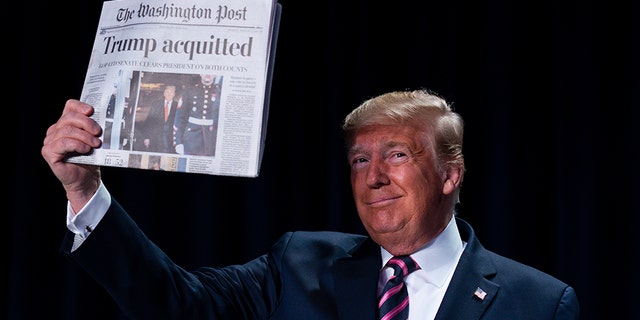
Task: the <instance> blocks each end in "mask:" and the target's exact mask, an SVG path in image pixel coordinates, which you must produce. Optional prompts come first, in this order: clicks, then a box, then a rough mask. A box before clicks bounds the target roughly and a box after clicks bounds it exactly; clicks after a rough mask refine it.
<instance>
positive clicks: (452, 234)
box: [378, 217, 466, 320]
mask: <svg viewBox="0 0 640 320" xmlns="http://www.w3.org/2000/svg"><path fill="white" fill-rule="evenodd" d="M465 245H466V242H464V241H462V239H461V238H460V233H459V232H458V227H457V225H456V219H455V217H454V218H452V219H451V221H450V222H449V224H448V225H447V227H446V228H445V229H444V231H442V233H440V234H439V235H438V236H437V237H436V238H435V239H433V240H432V241H431V242H429V243H428V244H427V245H425V246H424V247H422V248H421V249H420V250H418V251H417V252H415V253H414V254H412V255H411V257H412V258H413V260H415V261H416V262H417V263H418V265H419V266H420V269H418V270H416V271H414V272H412V273H411V274H409V275H408V276H407V277H406V278H405V283H406V285H407V291H408V293H409V320H425V319H429V320H432V319H434V318H435V316H436V313H437V312H438V308H439V307H440V303H441V302H442V298H443V297H444V293H445V291H447V287H448V286H449V282H450V281H451V277H452V276H453V271H454V270H455V269H456V266H457V265H458V260H460V256H461V255H462V251H463V250H464V247H465ZM381 251H382V266H381V271H380V278H379V279H380V280H379V282H378V296H380V294H381V293H382V289H383V288H384V285H385V283H386V282H387V280H388V279H389V278H390V277H391V276H392V275H393V269H392V268H384V266H385V265H386V264H387V262H388V261H389V259H391V258H392V257H393V256H392V255H391V254H390V253H389V252H388V251H387V250H385V249H384V248H381Z"/></svg>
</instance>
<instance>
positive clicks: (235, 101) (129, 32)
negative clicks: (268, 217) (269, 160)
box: [68, 0, 281, 177]
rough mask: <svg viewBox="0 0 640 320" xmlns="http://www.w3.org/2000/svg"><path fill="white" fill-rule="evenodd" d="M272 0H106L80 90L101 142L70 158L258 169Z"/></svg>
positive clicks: (244, 171)
mask: <svg viewBox="0 0 640 320" xmlns="http://www.w3.org/2000/svg"><path fill="white" fill-rule="evenodd" d="M280 11H281V6H280V4H278V3H277V2H276V0H242V1H232V0H190V1H179V2H175V1H166V2H164V1H148V0H147V1H143V0H112V1H105V2H104V4H103V8H102V14H101V16H100V23H99V26H98V31H97V34H96V38H95V43H94V46H93V50H92V52H91V58H90V61H89V66H88V69H87V74H86V78H85V83H84V87H83V90H82V94H81V98H80V100H82V101H83V102H86V103H88V104H91V105H92V106H94V108H95V110H96V111H95V113H94V115H93V116H92V118H93V119H94V120H96V121H97V122H98V123H99V124H100V125H101V126H102V128H103V136H102V141H103V145H102V147H101V148H99V149H96V150H94V152H93V153H91V154H89V155H79V156H74V157H71V158H69V160H68V161H70V162H74V163H87V164H95V165H103V166H112V167H125V168H138V169H149V170H165V171H176V172H186V173H202V174H212V175H230V176H246V177H256V176H258V173H259V169H260V162H261V160H262V153H263V149H264V140H265V134H266V124H267V117H268V111H269V94H270V89H271V77H272V73H273V61H274V53H275V47H276V40H277V33H278V24H279V19H280Z"/></svg>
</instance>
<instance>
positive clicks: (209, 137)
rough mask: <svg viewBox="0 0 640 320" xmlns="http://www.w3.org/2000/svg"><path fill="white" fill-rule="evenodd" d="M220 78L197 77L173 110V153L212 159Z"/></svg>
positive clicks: (214, 146) (202, 75)
mask: <svg viewBox="0 0 640 320" xmlns="http://www.w3.org/2000/svg"><path fill="white" fill-rule="evenodd" d="M221 81H222V78H221V77H216V76H215V75H212V74H201V75H200V81H199V82H198V83H197V84H195V85H194V86H193V87H191V88H187V89H185V91H184V94H183V95H182V106H180V108H178V110H177V111H176V118H175V121H174V125H175V129H176V131H175V144H176V146H175V150H176V152H177V153H179V154H185V155H198V156H213V155H214V154H215V148H216V137H217V130H218V113H219V111H220V89H221Z"/></svg>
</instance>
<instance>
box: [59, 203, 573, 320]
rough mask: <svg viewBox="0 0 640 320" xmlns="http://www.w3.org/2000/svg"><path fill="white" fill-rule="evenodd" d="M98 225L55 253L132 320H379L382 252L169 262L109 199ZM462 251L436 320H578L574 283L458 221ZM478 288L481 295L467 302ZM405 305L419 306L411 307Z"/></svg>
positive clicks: (283, 242) (342, 244) (329, 244)
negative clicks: (484, 241)
mask: <svg viewBox="0 0 640 320" xmlns="http://www.w3.org/2000/svg"><path fill="white" fill-rule="evenodd" d="M112 201H113V202H112V205H111V208H109V210H108V212H107V213H106V215H105V217H104V218H103V220H102V221H101V222H100V225H99V226H98V227H97V228H95V230H94V231H93V232H92V234H91V235H90V236H89V237H88V238H87V240H86V241H85V242H84V243H83V244H82V246H80V248H79V249H77V250H76V251H74V252H73V253H70V252H69V251H70V248H71V244H72V242H73V234H72V233H70V232H69V233H68V234H67V236H66V238H65V240H64V242H63V244H62V251H63V252H65V253H66V254H69V256H70V257H71V258H72V259H73V260H74V261H76V262H77V263H78V264H79V265H80V266H81V267H82V268H84V269H85V270H86V271H87V272H88V273H89V274H90V275H91V276H92V277H93V278H94V279H95V280H96V281H97V282H98V283H99V284H101V285H102V286H103V287H104V288H106V290H107V291H108V292H109V294H111V296H112V297H113V298H114V299H115V301H116V302H117V303H118V304H119V305H120V307H121V308H122V310H124V312H125V313H126V314H128V315H130V316H131V317H132V318H136V319H252V320H253V319H297V320H299V319H303V320H312V319H350V320H353V319H366V320H373V319H375V316H376V290H377V289H376V288H377V282H378V270H379V268H380V265H381V257H380V248H379V246H378V245H376V244H375V243H374V242H373V241H372V240H371V239H370V238H368V237H366V236H362V235H354V234H345V233H338V232H302V231H301V232H290V233H286V234H285V235H283V236H282V237H281V238H280V239H279V240H278V241H277V243H275V244H274V246H273V248H272V249H271V250H270V251H269V253H268V254H265V255H263V256H261V257H259V258H257V259H255V260H253V261H250V262H248V263H246V264H244V265H234V266H228V267H223V268H208V267H207V268H200V269H197V270H195V271H192V272H188V271H186V270H183V269H182V268H180V267H179V266H177V265H175V264H174V263H173V262H172V261H171V260H170V259H169V257H167V256H166V255H165V254H164V253H163V252H162V251H161V250H160V249H159V248H158V247H156V246H155V245H154V244H153V243H152V242H151V241H149V240H148V239H147V238H146V236H145V235H144V234H143V233H142V231H141V230H140V229H139V228H138V227H137V226H136V224H135V223H134V222H133V220H132V219H131V218H130V217H129V216H128V215H127V214H126V213H125V211H124V210H123V209H122V208H121V206H120V205H119V204H118V203H117V202H116V201H115V200H112ZM457 224H458V228H459V229H460V233H461V236H462V238H463V239H464V240H465V241H467V246H466V248H465V250H464V252H463V254H462V257H461V258H460V262H459V264H458V266H457V269H456V271H455V273H454V275H453V278H452V280H451V283H450V285H449V288H448V289H447V292H446V294H445V296H444V299H443V301H442V304H441V306H440V309H439V311H438V314H437V316H436V319H466V320H468V319H501V320H503V319H518V320H523V319H532V320H533V319H535V320H541V319H577V318H578V311H579V307H578V300H577V296H576V293H575V291H574V290H573V289H572V287H569V286H568V285H567V284H565V283H563V282H561V281H560V280H558V279H556V278H553V277H552V276H550V275H547V274H545V273H542V272H540V271H538V270H536V269H533V268H531V267H528V266H525V265H523V264H520V263H518V262H515V261H513V260H510V259H507V258H505V257H502V256H499V255H497V254H495V253H493V252H490V251H488V250H486V249H484V248H483V247H482V245H481V244H480V242H479V241H478V239H477V238H476V236H475V234H474V232H473V229H472V228H471V226H470V225H469V224H468V223H466V222H465V221H463V220H461V219H457ZM478 287H480V288H481V289H482V290H484V291H485V292H486V293H487V294H486V297H485V298H484V299H483V300H482V299H478V298H476V297H474V292H475V291H476V288H478ZM411 303H420V302H419V301H411Z"/></svg>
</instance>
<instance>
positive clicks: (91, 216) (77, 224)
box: [67, 181, 111, 240]
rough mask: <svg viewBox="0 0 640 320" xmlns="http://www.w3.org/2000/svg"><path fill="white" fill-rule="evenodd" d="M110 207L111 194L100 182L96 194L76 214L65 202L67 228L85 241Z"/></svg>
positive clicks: (69, 204)
mask: <svg viewBox="0 0 640 320" xmlns="http://www.w3.org/2000/svg"><path fill="white" fill-rule="evenodd" d="M110 205H111V194H110V193H109V191H108V190H107V188H106V187H105V186H104V184H103V183H102V181H100V186H99V187H98V190H97V191H96V193H95V194H94V195H93V197H91V199H89V202H87V204H86V205H85V206H84V207H83V208H82V209H80V211H78V213H77V214H76V213H75V212H74V211H73V208H71V203H69V202H67V228H68V229H69V231H71V232H73V233H75V234H76V235H78V236H79V237H80V238H81V239H82V240H84V239H86V238H87V237H88V236H89V234H91V232H92V231H93V230H95V228H96V227H97V226H98V223H99V222H100V220H102V217H104V215H105V213H107V210H108V209H109V206H110ZM78 236H77V237H76V238H78Z"/></svg>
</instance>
